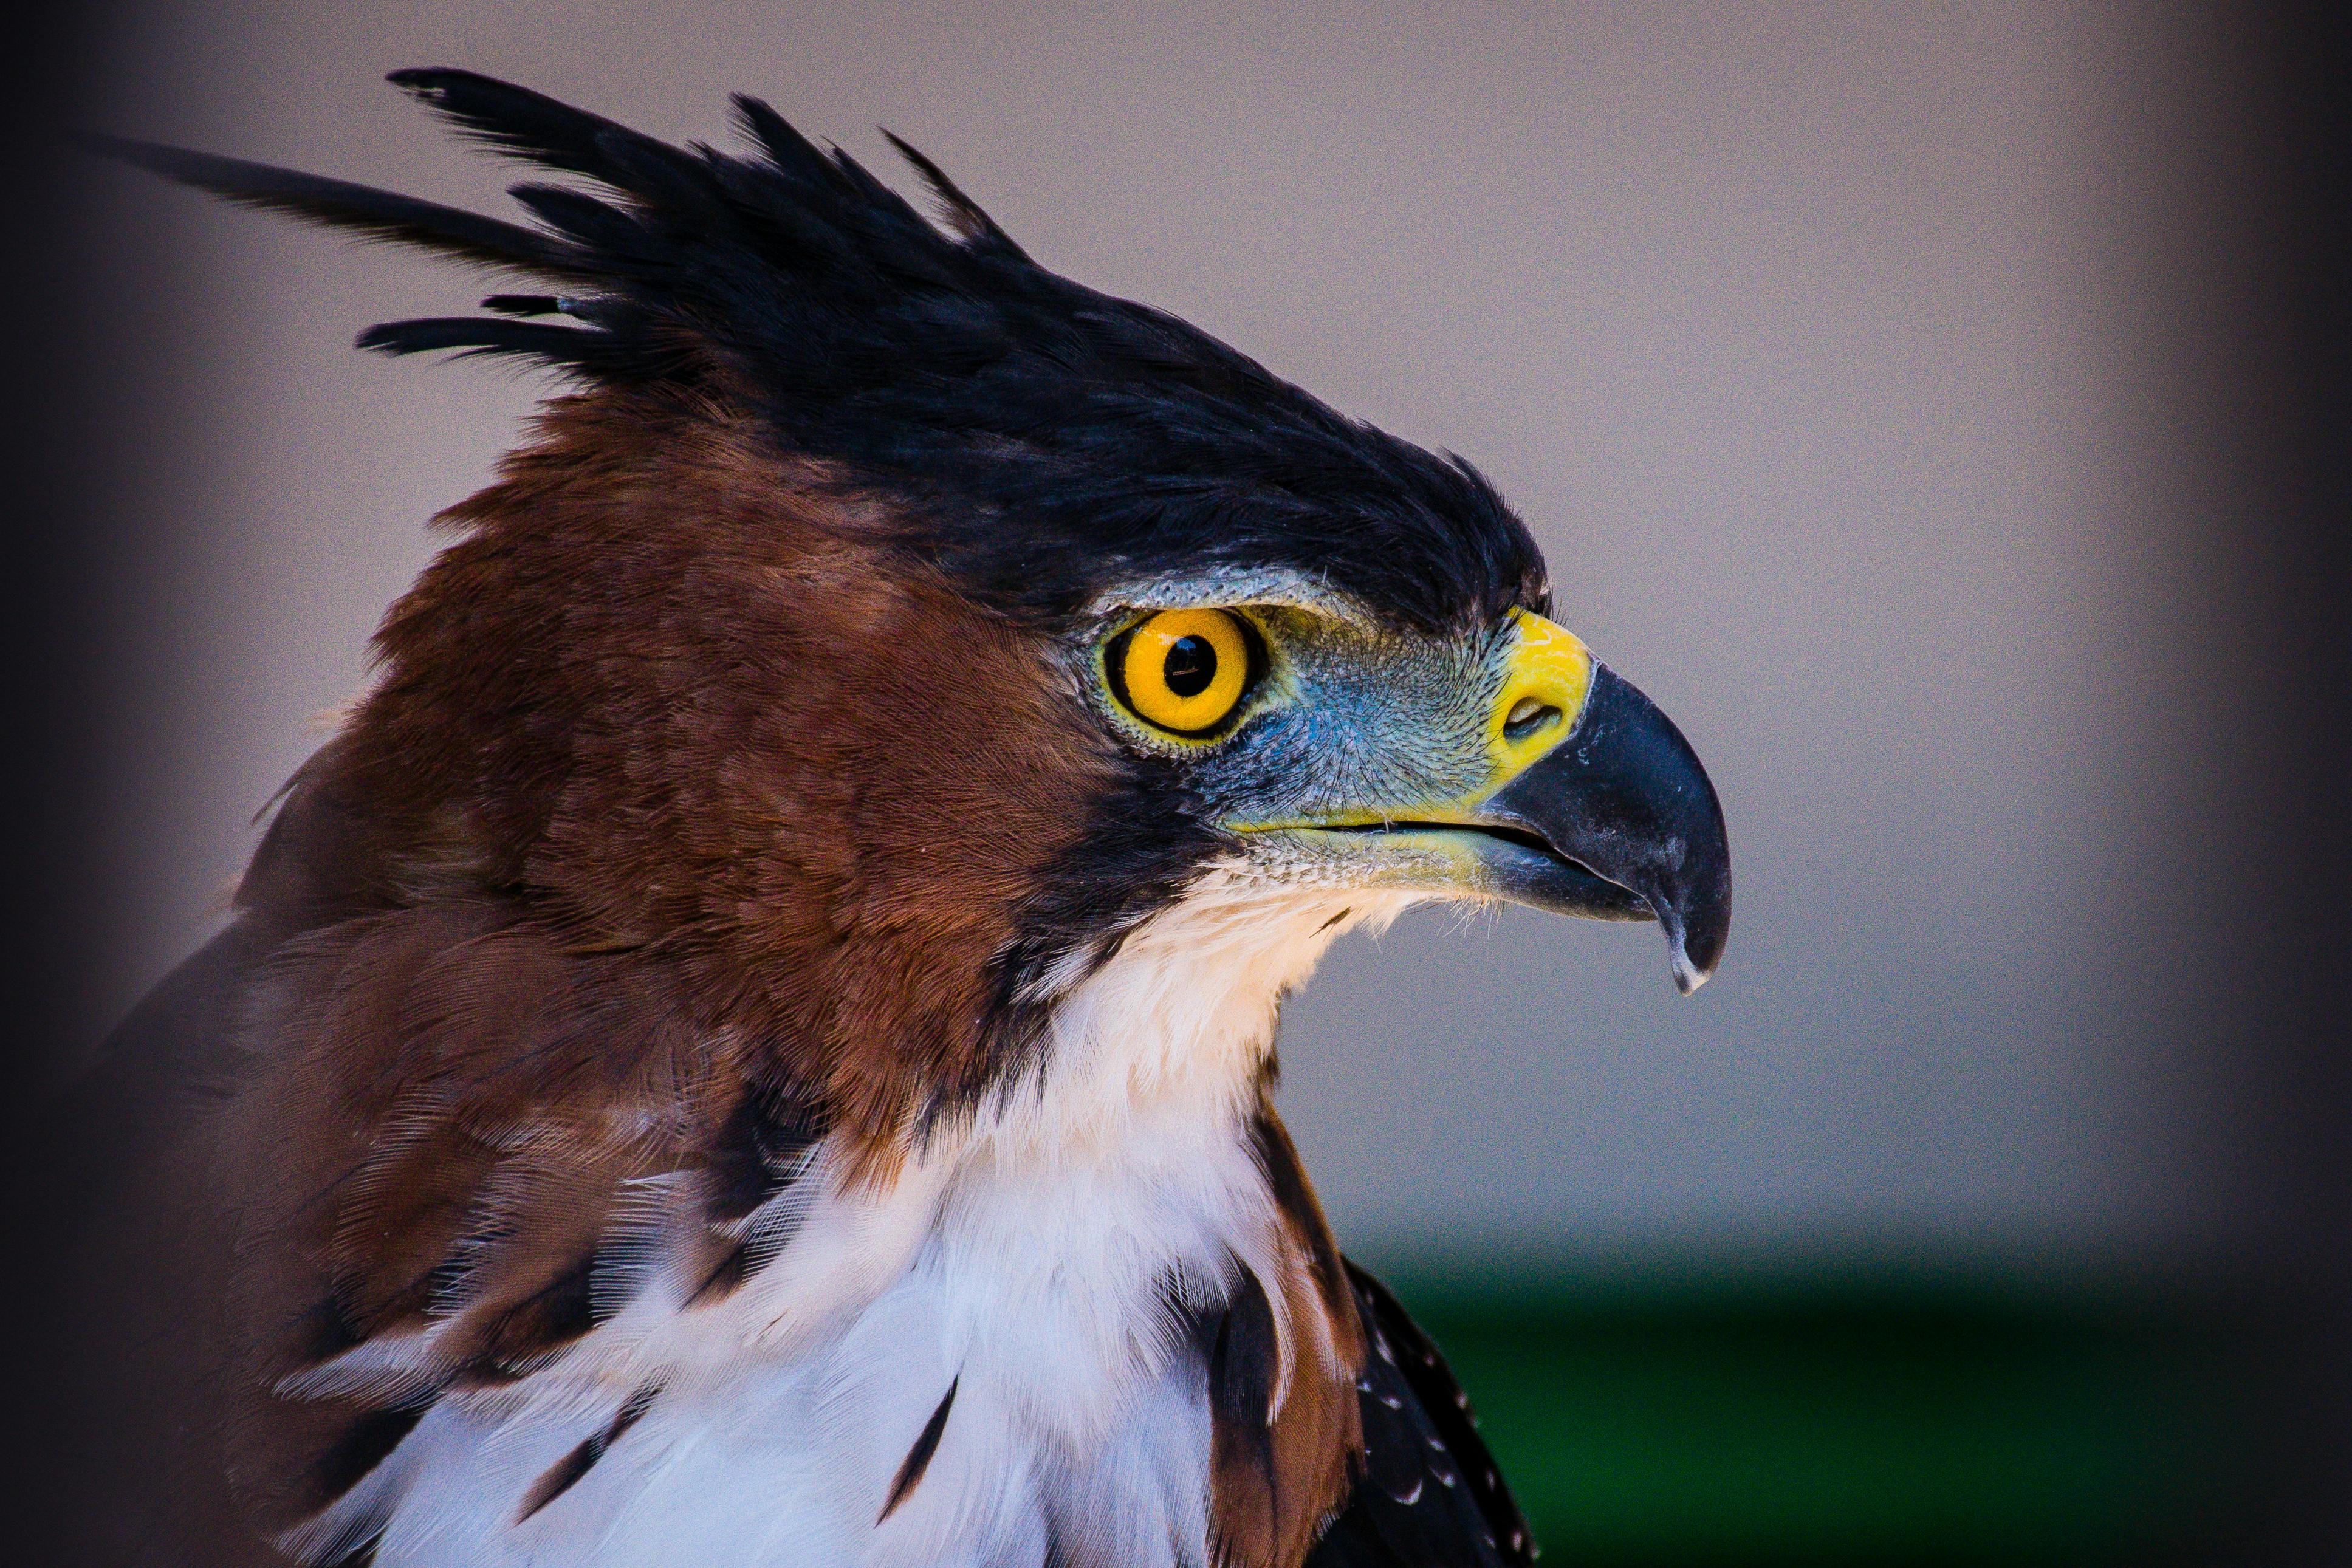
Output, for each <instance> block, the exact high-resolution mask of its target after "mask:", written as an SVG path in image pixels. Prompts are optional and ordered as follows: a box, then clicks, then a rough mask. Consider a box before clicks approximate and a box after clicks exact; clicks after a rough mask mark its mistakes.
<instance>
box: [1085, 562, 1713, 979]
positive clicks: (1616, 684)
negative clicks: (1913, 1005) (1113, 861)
mask: <svg viewBox="0 0 2352 1568" xmlns="http://www.w3.org/2000/svg"><path fill="white" fill-rule="evenodd" d="M1225 586H1227V587H1228V588H1229V589H1230V587H1231V585H1225ZM1187 602H1189V603H1190V604H1192V605H1218V606H1221V607H1223V608H1225V609H1228V610H1230V611H1232V612H1234V613H1235V614H1238V615H1241V616H1243V617H1244V618H1245V619H1246V620H1247V621H1248V622H1250V623H1251V625H1252V626H1253V627H1254V628H1255V631H1256V632H1257V633H1258V635H1259V637H1260V638H1261V639H1262V641H1263V643H1264V669H1263V672H1262V674H1260V676H1259V678H1258V679H1257V681H1256V683H1255V685H1254V686H1253V687H1252V688H1251V689H1250V690H1249V691H1248V692H1247V693H1246V694H1245V695H1244V697H1243V699H1242V701H1241V703H1240V704H1239V705H1238V706H1237V707H1236V708H1235V710H1234V715H1233V716H1232V717H1231V718H1230V719H1229V720H1228V721H1227V722H1226V723H1225V724H1224V725H1223V727H1221V728H1220V729H1218V730H1217V731H1216V732H1214V733H1213V734H1210V735H1206V736H1194V737H1181V736H1174V735H1170V734H1168V733H1166V732H1164V731H1160V730H1157V729H1155V728H1154V727H1151V726H1150V725H1149V724H1147V723H1145V722H1143V721H1142V720H1141V719H1139V718H1138V717H1137V716H1135V715H1134V714H1132V713H1130V712H1129V711H1127V710H1126V708H1125V707H1124V706H1122V705H1121V704H1120V703H1119V702H1118V699H1117V698H1116V697H1115V696H1113V695H1111V685H1112V683H1111V682H1110V681H1109V679H1108V671H1107V664H1106V660H1107V658H1108V656H1109V655H1110V653H1111V652H1112V651H1113V650H1115V648H1116V646H1117V640H1118V636H1119V634H1120V633H1121V632H1123V631H1124V630H1125V629H1126V628H1127V627H1128V626H1129V625H1131V624H1133V623H1135V622H1136V621H1137V620H1138V619H1139V616H1140V615H1142V614H1145V613H1149V612H1150V611H1155V610H1159V609H1163V608H1170V607H1173V606H1175V605H1178V604H1183V603H1187ZM1518 642H1519V638H1518V637H1517V635H1516V634H1515V632H1514V630H1513V625H1512V622H1511V621H1510V620H1509V619H1506V620H1504V621H1501V622H1497V623H1496V624H1494V625H1491V626H1487V627H1483V628H1479V629H1477V630H1475V631H1472V632H1466V633H1462V634H1458V635H1452V636H1446V635H1432V634H1428V633H1421V632H1401V631H1398V630H1395V629H1392V628H1391V627H1387V626H1383V625H1381V624H1380V623H1379V622H1376V621H1374V620H1373V619H1372V618H1371V617H1370V616H1368V615H1365V614H1362V613H1360V612H1356V611H1355V610H1354V608H1353V607H1352V606H1349V605H1346V604H1344V603H1335V602H1332V601H1328V599H1326V600H1319V601H1318V600H1312V599H1310V600H1308V601H1307V602H1304V603H1301V602H1299V601H1298V600H1297V597H1295V596H1294V597H1289V598H1287V601H1279V602H1267V601H1255V602H1253V601H1249V600H1247V599H1240V598H1234V597H1223V596H1212V595H1207V594H1204V595H1202V596H1201V597H1196V598H1192V599H1190V600H1189V601H1188V600H1186V599H1184V598H1182V597H1181V596H1180V595H1179V593H1178V592H1177V591H1175V590H1174V589H1173V588H1172V587H1171V586H1170V585H1160V587H1159V591H1157V592H1156V593H1155V594H1154V595H1153V597H1152V601H1151V602H1150V603H1149V604H1147V605H1145V606H1139V607H1138V608H1137V609H1135V610H1131V611H1129V612H1126V613H1124V614H1123V615H1111V616H1107V617H1106V618H1105V619H1104V621H1103V622H1102V624H1101V625H1100V626H1099V627H1098V628H1097V632H1096V641H1095V642H1094V643H1093V644H1092V655H1091V663H1090V665H1089V669H1088V674H1089V675H1090V677H1091V678H1090V679H1089V680H1088V681H1087V686H1088V689H1089V691H1090V692H1092V694H1093V700H1094V702H1095V705H1096V706H1097V709H1098V711H1100V712H1101V714H1102V715H1103V716H1104V718H1105V720H1106V722H1108V723H1109V724H1111V725H1113V726H1115V727H1117V728H1118V731H1119V732H1120V733H1121V734H1122V735H1123V736H1124V737H1126V738H1127V739H1128V741H1129V743H1130V744H1131V745H1134V746H1136V747H1139V748H1141V749H1145V750H1150V751H1153V752H1157V753H1159V754H1160V755H1161V756H1162V757H1165V758H1168V759H1170V760H1171V761H1172V762H1173V763H1174V764H1175V766H1176V767H1177V768H1178V769H1179V770H1180V771H1181V774H1182V776H1183V778H1184V779H1185V785H1186V789H1187V790H1188V792H1189V793H1190V794H1191V795H1192V797H1193V798H1194V800H1197V801H1198V802H1199V803H1200V804H1201V805H1202V806H1203V807H1205V808H1206V810H1205V815H1206V817H1207V820H1208V821H1209V822H1210V823H1212V824H1213V826H1214V827H1216V828H1218V829H1221V830H1223V831H1224V833H1225V834H1227V835H1229V839H1230V847H1231V849H1232V852H1233V855H1234V858H1235V860H1236V861H1237V862H1238V863H1240V864H1243V865H1245V866H1247V867H1248V868H1249V869H1250V870H1251V871H1252V872H1253V873H1255V876H1256V877H1257V878H1258V879H1259V880H1260V881H1262V882H1263V883H1265V884H1266V885H1267V886H1269V887H1270V888H1300V887H1309V886H1311V887H1317V888H1323V889H1331V888H1365V889H1381V890H1387V891H1392V892H1397V893H1404V894H1421V895H1424V896H1436V897H1445V898H1497V899H1506V900H1509V901H1511V902H1514V903H1518V904H1528V905H1531V906H1533V907H1536V908H1538V909H1544V910H1548V911H1550V912H1553V913H1556V914H1562V915H1581V916H1585V917H1588V918H1594V919H1602V920H1647V919H1653V918H1660V917H1662V916H1661V915H1660V910H1661V908H1662V907H1663V908H1664V917H1666V918H1667V919H1668V925H1669V937H1670V944H1669V945H1670V946H1671V947H1672V948H1673V950H1674V951H1673V963H1674V970H1675V980H1676V984H1677V985H1678V986H1679V987H1681V988H1683V989H1684V990H1685V991H1688V990H1690V989H1692V988H1695V987H1696V985H1697V984H1699V983H1701V982H1702V981H1703V980H1704V979H1705V977H1706V973H1707V972H1708V970H1709V969H1711V967H1712V956H1706V957H1705V958H1704V959H1703V960H1702V961H1698V962H1694V960H1693V958H1692V956H1691V955H1690V954H1688V953H1687V952H1686V951H1685V945H1684V941H1683V931H1684V926H1685V918H1684V917H1685V914H1686V913H1688V912H1685V911H1684V910H1682V909H1681V908H1680V903H1681V902H1682V900H1681V897H1680V894H1675V891H1674V889H1675V887H1678V886H1679V883H1673V879H1671V878H1668V879H1666V880H1664V881H1661V878H1660V876H1658V875H1654V874H1651V873H1653V872H1654V871H1655V870H1656V868H1655V867H1651V866H1649V865H1648V863H1647V860H1645V859H1644V858H1643V856H1644V855H1647V856H1648V858H1649V859H1655V858H1656V855H1655V854H1651V853H1649V852H1650V851H1651V850H1657V851H1659V852H1664V851H1666V850H1670V849H1672V848H1673V847H1674V844H1671V843H1668V842H1667V841H1665V840H1664V839H1660V840H1659V842H1658V843H1657V844H1655V845H1651V844H1649V843H1648V842H1647V840H1646V838H1641V837H1636V836H1628V835H1626V834H1623V833H1619V832H1616V831H1614V830H1612V829H1611V828H1610V827H1609V825H1608V823H1606V822H1587V821H1584V820H1583V819H1584V817H1585V816H1589V815H1590V813H1589V812H1582V813H1580V811H1579V810H1577V808H1576V803H1575V802H1574V801H1572V800H1568V799H1566V798H1564V797H1563V798H1562V799H1560V800H1550V799H1549V798H1546V799H1543V800H1538V799H1537V798H1536V797H1537V796H1538V795H1540V794H1542V791H1534V792H1532V793H1528V798H1527V799H1526V800H1519V801H1517V803H1516V804H1515V805H1513V806H1512V808H1511V809H1510V810H1504V809H1503V807H1504V804H1505V794H1506V793H1507V791H1503V786H1505V785H1506V784H1507V779H1506V778H1505V777H1503V776H1502V769H1501V768H1500V766H1499V759H1498V758H1497V755H1496V751H1495V747H1494V742H1493V739H1492V737H1493V735H1494V727H1495V724H1496V706H1498V704H1499V703H1500V702H1501V701H1502V700H1503V697H1504V694H1505V692H1506V690H1507V687H1508V685H1509V682H1510V680H1511V678H1512V664H1513V660H1514V654H1515V650H1516V648H1517V643H1518ZM1591 668H1592V669H1593V671H1594V672H1595V674H1594V675H1593V677H1592V679H1593V682H1594V683H1595V684H1596V685H1599V686H1601V687H1602V688H1604V689H1607V690H1610V691H1613V692H1619V693H1620V695H1621V698H1622V700H1621V701H1619V702H1618V703H1617V704H1616V706H1615V707H1612V712H1615V711H1617V709H1618V708H1622V709H1623V710H1624V713H1623V715H1622V716H1625V717H1631V718H1633V719H1635V720H1640V721H1642V722H1637V723H1635V724H1634V725H1633V730H1634V731H1639V732H1641V734H1642V735H1643V736H1644V737H1647V738H1646V740H1645V742H1644V744H1648V742H1651V741H1657V740H1660V739H1661V738H1662V737H1667V736H1671V746H1670V747H1668V749H1672V748H1675V747H1678V748H1680V752H1686V751H1687V747H1686V746H1685V744H1684V743H1683V742H1682V740H1681V737H1680V736H1679V735H1678V734H1673V733H1672V726H1671V725H1669V724H1667V723H1666V721H1665V720H1664V718H1663V716H1658V715H1656V714H1655V712H1654V709H1652V708H1651V707H1650V706H1649V704H1648V702H1647V699H1645V698H1642V697H1641V696H1640V695H1639V694H1638V693H1635V692H1633V689H1632V688H1631V687H1629V686H1625V685H1624V683H1622V681H1619V680H1617V679H1616V677H1614V676H1613V675H1611V674H1608V673H1607V672H1606V671H1605V670H1604V669H1602V668H1601V666H1599V665H1597V664H1595V665H1593V666H1591ZM1589 689H1591V687H1588V690H1589ZM1583 718H1584V715H1583V713H1581V712H1579V713H1576V714H1569V715H1561V716H1559V718H1557V719H1556V720H1555V722H1557V723H1559V724H1560V725H1561V728H1560V729H1559V733H1558V735H1557V736H1556V737H1551V748H1550V749H1549V750H1546V751H1543V752H1541V753H1539V754H1538V755H1539V758H1540V759H1541V760H1542V762H1543V763H1549V762H1550V761H1554V760H1557V759H1558V758H1559V757H1560V756H1562V755H1564V754H1566V753H1569V752H1572V751H1573V750H1574V749H1575V745H1576V738H1575V737H1576V736H1577V735H1578V733H1579V731H1580V727H1581V726H1582V721H1583ZM1650 721H1654V723H1653V722H1650ZM1652 728H1655V729H1657V730H1658V732H1659V734H1658V735H1657V736H1649V735H1648V730H1649V729H1652ZM1637 749H1639V748H1637ZM1652 749H1655V747H1652ZM1643 755H1644V757H1645V758H1646V757H1647V753H1646V752H1644V753H1643ZM1668 760H1669V761H1687V764H1688V766H1687V768H1666V769H1664V771H1663V772H1662V773H1661V774H1660V777H1659V779H1657V780H1654V782H1658V783H1662V784H1664V785H1666V786H1667V787H1668V788H1669V789H1670V791H1671V792H1673V793H1674V794H1675V797H1676V798H1677V799H1679V797H1680V796H1681V795H1682V794H1689V795H1690V796H1691V800H1689V801H1687V802H1685V803H1684V804H1685V805H1688V806H1689V807H1690V808H1691V809H1692V810H1697V811H1698V814H1699V816H1700V817H1704V816H1706V815H1707V814H1708V813H1710V812H1711V813H1713V829H1712V833H1711V836H1710V835H1708V834H1702V835H1701V836H1702V837H1705V838H1707V839H1708V841H1709V842H1710V843H1711V844H1713V845H1714V847H1715V848H1716V849H1719V848H1720V842H1719V841H1720V838H1721V831H1720V814H1719V811H1717V810H1715V808H1714V805H1713V793H1712V790H1711V789H1709V788H1708V787H1707V786H1706V783H1705V779H1704V775H1703V773H1702V772H1701V771H1699V770H1698V768H1697V764H1696V759H1695V758H1682V757H1681V756H1680V753H1679V752H1678V753H1676V755H1675V757H1672V758H1668ZM1522 767H1524V764H1522ZM1515 771H1516V770H1515ZM1560 771H1561V770H1560V769H1559V768H1551V769H1550V772H1552V773H1559V772H1560ZM1569 771H1570V773H1572V772H1574V771H1575V770H1574V769H1572V768H1571V769H1570V770H1569ZM1669 775H1672V777H1669ZM1563 777H1565V775H1563ZM1596 777H1597V776H1596ZM1635 782H1636V783H1637V784H1638V783H1639V780H1636V781H1635ZM1574 787H1575V786H1574V782H1573V780H1571V781H1570V788H1571V789H1572V788H1574ZM1498 791H1499V792H1498ZM1701 795H1703V796H1704V797H1705V799H1704V800H1703V801H1702V800H1699V797H1700V796H1701ZM1638 804H1639V802H1632V803H1630V805H1629V803H1628V802H1622V801H1619V802H1614V803H1613V805H1612V810H1630V806H1631V805H1638ZM1701 807H1704V810H1700V808H1701ZM1528 810H1534V811H1535V813H1536V817H1535V820H1530V818H1529V817H1528ZM1642 814H1643V813H1642V812H1641V811H1639V810H1632V811H1631V814H1630V815H1628V816H1627V818H1626V821H1628V822H1631V821H1633V820H1634V818H1636V817H1640V816H1642ZM1653 814H1654V813H1653ZM1555 818H1558V819H1559V821H1575V822H1576V823H1577V824H1578V825H1579V831H1577V832H1576V833H1574V834H1572V835H1571V836H1570V838H1571V840H1572V841H1564V840H1563V839H1562V838H1561V836H1560V834H1559V831H1556V829H1557V828H1558V826H1559V822H1557V821H1554V820H1553V819H1555ZM1693 821H1694V823H1696V825H1697V826H1698V827H1702V828H1704V827H1706V823H1705V822H1701V821H1697V819H1696V818H1694V819H1693ZM1671 825H1672V824H1669V823H1664V822H1660V823H1652V824H1649V827H1650V828H1651V829H1655V830H1658V831H1664V828H1666V827H1669V826H1671ZM1649 836H1650V837H1655V836H1657V835H1656V833H1655V832H1651V833H1650V834H1649ZM1621 840H1622V841H1621ZM1587 841H1590V843H1589V844H1588V842H1587ZM1675 843H1679V840H1675ZM1588 849H1589V850H1590V851H1591V853H1592V854H1596V855H1597V856H1598V857H1599V858H1598V859H1597V860H1594V861H1592V862H1591V864H1590V865H1588V864H1587V863H1586V859H1587V854H1588ZM1637 851H1638V852H1641V853H1636V852H1637ZM1618 862H1625V867H1626V869H1627V872H1628V875H1627V876H1625V877H1621V876H1620V870H1619V863H1618ZM1726 874H1727V873H1726ZM1685 880H1687V879H1685ZM1717 880H1721V878H1717ZM1670 883H1672V885H1669V884H1670ZM1653 884H1656V885H1653ZM1710 885H1711V884H1710ZM1724 885H1725V888H1727V883H1725V884H1724ZM1701 891H1702V892H1705V891H1706V890H1705V889H1702V890H1701ZM1662 892H1664V894H1667V895H1668V896H1667V897H1666V903H1665V904H1664V906H1662V905H1661V904H1660V902H1659V899H1660V896H1661V894H1662ZM1698 902H1699V903H1705V904H1714V903H1721V904H1722V905H1723V907H1722V909H1720V910H1717V911H1715V912H1713V913H1711V914H1704V915H1701V920H1702V927H1701V929H1702V930H1703V931H1706V930H1712V929H1713V928H1714V927H1715V926H1717V925H1720V924H1721V920H1722V919H1723V918H1726V917H1727V909H1728V904H1727V892H1726V893H1725V894H1724V895H1723V897H1722V898H1721V899H1717V898H1716V897H1715V896H1714V895H1713V894H1708V895H1707V896H1706V897H1705V898H1702V899H1700V900H1699V901H1698ZM1695 907H1696V906H1695ZM1707 946H1709V953H1710V955H1711V954H1712V953H1713V952H1717V951H1719V950H1720V936H1719V933H1717V935H1716V936H1714V937H1712V938H1711V939H1710V943H1709V944H1708V945H1707Z"/></svg>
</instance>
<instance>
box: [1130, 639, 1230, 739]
mask: <svg viewBox="0 0 2352 1568" xmlns="http://www.w3.org/2000/svg"><path fill="white" fill-rule="evenodd" d="M1249 666H1250V655H1249V642H1248V639H1247V637H1246V636H1245V635H1244V632H1243V631H1242V623H1241V621H1240V619H1239V618H1238V617H1236V616H1235V615H1234V613H1233V612H1230V611H1225V610H1163V611H1161V612H1160V613H1159V614H1157V615H1154V616H1153V617H1152V618H1151V619H1150V620H1149V621H1146V622H1143V623H1142V624H1141V625H1139V626H1138V627H1137V628H1136V629H1135V630H1134V631H1133V632H1129V634H1128V638H1127V647H1126V649H1125V651H1124V652H1123V653H1122V654H1121V655H1120V659H1119V672H1118V673H1119V678H1120V680H1121V682H1122V683H1123V684H1124V685H1125V686H1126V688H1127V704H1128V706H1129V707H1131V708H1133V709H1134V710H1135V711H1136V714H1137V715H1138V716H1139V717H1141V718H1143V719H1145V720H1146V721H1148V722H1149V723H1151V724H1156V725H1158V726H1159V727H1160V728H1162V729H1167V730H1173V731H1175V732H1176V733H1177V734H1179V735H1185V734H1197V733H1198V732H1200V731H1202V730H1204V729H1207V728H1209V727H1211V726H1213V725H1214V724H1216V723H1217V722H1218V721H1219V720H1221V719H1223V717H1224V716H1226V715H1227V714H1229V713H1231V712H1233V711H1234V704H1235V703H1238V702H1239V701H1241V700H1242V688H1243V687H1244V685H1247V684H1248V682H1249Z"/></svg>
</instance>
